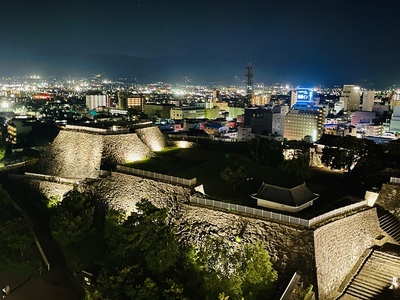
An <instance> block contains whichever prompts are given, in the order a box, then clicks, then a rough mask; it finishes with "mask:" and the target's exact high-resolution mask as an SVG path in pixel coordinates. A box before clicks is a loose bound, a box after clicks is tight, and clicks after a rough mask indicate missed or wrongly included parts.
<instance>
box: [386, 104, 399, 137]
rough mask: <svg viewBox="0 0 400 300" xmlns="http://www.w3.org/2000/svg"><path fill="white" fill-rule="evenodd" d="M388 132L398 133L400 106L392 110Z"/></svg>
mask: <svg viewBox="0 0 400 300" xmlns="http://www.w3.org/2000/svg"><path fill="white" fill-rule="evenodd" d="M389 130H390V131H391V132H400V106H395V107H394V108H393V114H392V119H391V120H390V127H389Z"/></svg>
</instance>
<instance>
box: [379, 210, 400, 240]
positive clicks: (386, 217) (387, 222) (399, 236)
mask: <svg viewBox="0 0 400 300" xmlns="http://www.w3.org/2000/svg"><path fill="white" fill-rule="evenodd" d="M379 225H380V227H381V229H382V230H383V231H385V232H386V233H387V234H388V235H390V236H391V237H392V238H393V239H395V240H396V242H398V243H400V221H399V219H397V218H396V217H395V216H393V215H392V214H391V213H389V212H387V213H385V214H382V215H381V216H379Z"/></svg>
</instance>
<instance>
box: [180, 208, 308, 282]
mask: <svg viewBox="0 0 400 300" xmlns="http://www.w3.org/2000/svg"><path fill="white" fill-rule="evenodd" d="M174 224H175V230H176V232H177V234H178V236H179V237H180V239H181V241H182V242H184V243H189V244H195V245H196V244H197V245H200V244H202V243H203V242H204V241H205V240H206V239H207V238H208V237H213V238H216V237H219V238H222V239H224V240H230V241H235V239H236V237H240V239H241V240H242V241H244V242H252V243H254V242H256V241H262V242H263V243H264V245H265V248H266V249H267V250H268V252H269V254H270V255H271V261H272V262H273V264H274V268H275V269H276V270H277V271H278V273H279V276H280V278H279V280H280V282H283V281H285V280H286V279H288V278H290V277H291V276H292V275H293V273H294V272H295V271H301V272H302V274H303V278H302V280H304V281H305V282H306V283H312V284H315V283H316V278H315V269H314V242H313V231H312V230H309V229H305V228H301V227H292V226H287V225H285V224H279V223H275V222H270V221H266V220H260V219H254V218H250V217H245V216H241V215H236V214H231V213H227V212H224V211H218V210H212V209H208V208H204V207H199V206H193V205H184V206H183V207H182V211H181V213H180V215H179V216H176V218H175V220H174Z"/></svg>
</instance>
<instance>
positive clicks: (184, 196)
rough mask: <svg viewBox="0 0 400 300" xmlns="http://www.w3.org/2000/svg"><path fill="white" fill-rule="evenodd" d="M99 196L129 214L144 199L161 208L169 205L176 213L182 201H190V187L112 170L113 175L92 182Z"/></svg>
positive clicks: (171, 210) (172, 212) (172, 211)
mask: <svg viewBox="0 0 400 300" xmlns="http://www.w3.org/2000/svg"><path fill="white" fill-rule="evenodd" d="M91 188H92V189H93V190H94V191H95V193H96V194H97V195H98V197H99V198H100V199H102V200H105V201H106V202H107V203H109V205H110V206H111V207H112V208H114V209H122V210H124V211H126V212H127V214H129V213H130V212H131V211H133V210H135V208H136V203H137V202H139V201H140V200H142V199H147V200H149V201H151V202H152V203H153V204H154V205H155V206H157V207H160V208H166V207H168V208H169V209H170V214H171V215H175V214H176V213H177V212H178V211H179V209H180V207H181V206H182V203H184V202H188V199H189V195H190V189H189V188H187V187H180V186H176V185H172V184H168V183H163V182H158V181H154V180H151V179H145V178H141V177H137V176H132V175H126V174H122V173H116V172H112V173H111V176H109V177H107V178H104V179H101V180H99V181H97V182H94V183H93V184H91Z"/></svg>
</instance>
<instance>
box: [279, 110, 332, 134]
mask: <svg viewBox="0 0 400 300" xmlns="http://www.w3.org/2000/svg"><path fill="white" fill-rule="evenodd" d="M324 117H325V108H324V107H321V106H316V105H314V104H312V103H308V102H297V103H296V104H295V105H294V106H293V108H292V109H291V110H290V111H289V112H288V113H287V115H286V118H285V128H284V138H285V139H287V140H308V141H310V142H315V141H317V140H318V139H319V138H320V137H321V135H322V133H323V124H324Z"/></svg>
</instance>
